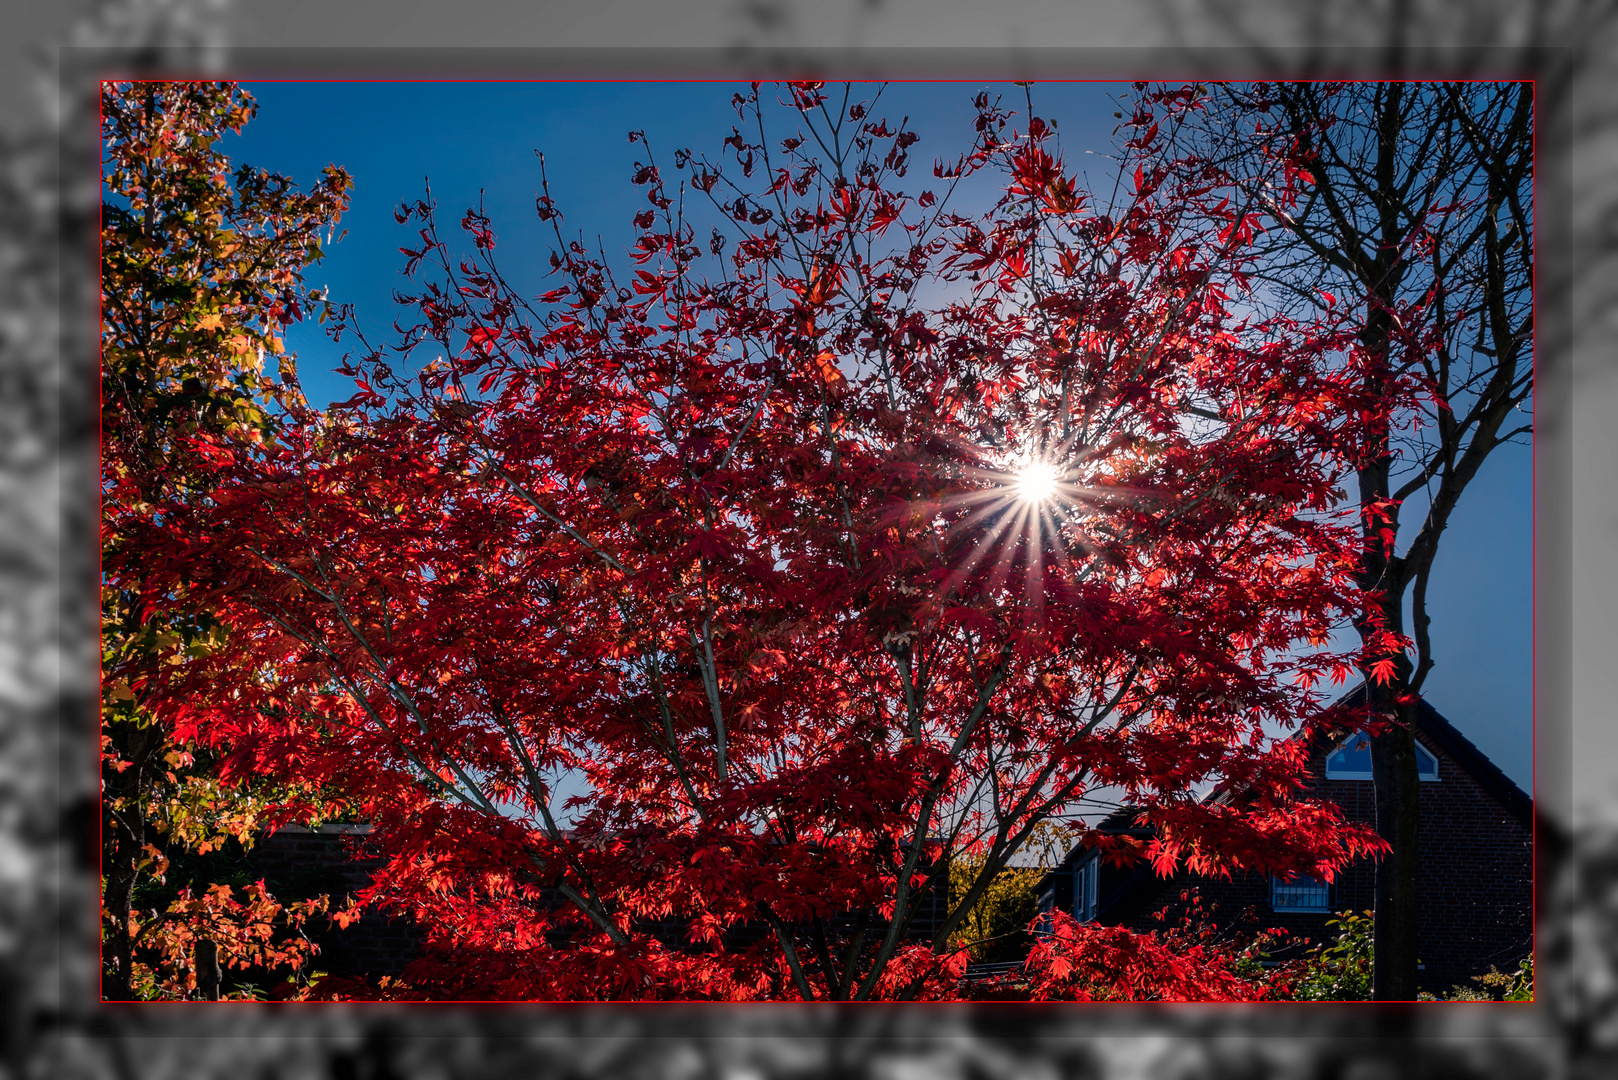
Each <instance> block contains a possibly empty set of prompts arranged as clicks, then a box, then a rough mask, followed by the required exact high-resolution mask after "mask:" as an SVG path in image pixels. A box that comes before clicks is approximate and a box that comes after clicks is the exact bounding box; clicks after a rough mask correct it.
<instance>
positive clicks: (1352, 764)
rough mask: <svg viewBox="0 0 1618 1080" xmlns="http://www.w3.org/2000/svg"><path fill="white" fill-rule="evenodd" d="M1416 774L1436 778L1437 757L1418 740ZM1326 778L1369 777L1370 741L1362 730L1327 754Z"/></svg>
mask: <svg viewBox="0 0 1618 1080" xmlns="http://www.w3.org/2000/svg"><path fill="white" fill-rule="evenodd" d="M1416 776H1417V777H1419V778H1420V779H1422V780H1437V779H1438V759H1437V758H1436V757H1434V756H1433V753H1432V751H1431V750H1428V749H1427V748H1426V747H1425V746H1423V745H1421V743H1420V742H1419V741H1418V742H1417V743H1416ZM1326 779H1328V780H1369V779H1371V743H1370V740H1369V739H1367V738H1366V737H1365V733H1364V732H1360V733H1358V734H1355V735H1351V736H1349V738H1348V741H1347V742H1345V743H1343V745H1342V746H1340V747H1338V748H1337V750H1336V751H1335V752H1333V753H1332V754H1330V755H1328V756H1327V758H1326Z"/></svg>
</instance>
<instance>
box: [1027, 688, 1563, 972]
mask: <svg viewBox="0 0 1618 1080" xmlns="http://www.w3.org/2000/svg"><path fill="white" fill-rule="evenodd" d="M1363 694H1364V688H1363V687H1361V688H1360V689H1359V690H1356V691H1354V692H1353V693H1351V694H1350V695H1348V697H1347V698H1345V699H1344V704H1349V705H1352V704H1355V703H1356V698H1361V699H1362V698H1363ZM1417 716H1418V721H1417V727H1418V730H1417V733H1416V742H1417V762H1418V765H1417V772H1418V775H1419V776H1420V779H1421V785H1420V790H1421V796H1420V798H1421V803H1420V812H1421V824H1420V837H1421V881H1420V894H1421V896H1422V897H1423V901H1424V902H1423V905H1422V911H1421V917H1420V922H1419V926H1418V930H1417V941H1418V958H1419V960H1420V961H1421V970H1420V972H1419V978H1420V981H1421V985H1422V988H1423V989H1425V990H1430V991H1433V992H1443V991H1446V990H1448V989H1449V988H1450V987H1451V986H1453V985H1456V984H1460V985H1466V984H1467V981H1468V979H1469V977H1470V976H1472V975H1476V974H1481V973H1483V972H1486V971H1488V970H1489V967H1490V965H1495V966H1497V967H1499V968H1501V969H1502V970H1510V969H1512V968H1514V967H1515V966H1516V964H1517V962H1518V961H1519V960H1521V959H1522V958H1523V957H1525V956H1527V955H1528V954H1529V953H1530V951H1531V950H1532V948H1533V910H1534V894H1533V887H1534V821H1535V818H1534V808H1533V802H1532V800H1531V799H1530V798H1529V797H1528V795H1527V794H1525V793H1524V792H1523V790H1522V789H1521V788H1519V787H1518V786H1517V785H1516V784H1515V783H1513V782H1512V780H1511V779H1510V778H1509V777H1507V776H1506V775H1505V774H1504V773H1503V772H1501V771H1500V769H1499V768H1498V767H1497V766H1496V765H1495V764H1494V763H1493V762H1492V761H1490V760H1489V759H1488V758H1487V757H1486V756H1484V754H1483V753H1482V752H1481V751H1480V750H1478V748H1477V747H1476V746H1473V745H1472V743H1471V742H1470V741H1469V740H1467V738H1466V737H1465V736H1463V735H1462V734H1461V733H1460V732H1459V731H1457V730H1456V729H1455V727H1454V725H1452V724H1451V723H1450V722H1449V721H1448V720H1446V719H1444V717H1443V716H1442V715H1441V714H1440V713H1439V712H1438V710H1437V709H1434V708H1433V707H1432V706H1431V705H1429V704H1428V703H1427V702H1425V701H1423V702H1422V703H1421V705H1420V708H1419V710H1418V713H1417ZM1370 770H1371V764H1370V751H1369V748H1368V747H1367V746H1366V745H1365V743H1364V737H1363V736H1360V735H1352V736H1351V735H1347V734H1345V733H1339V734H1337V735H1335V736H1324V737H1320V738H1317V740H1316V743H1315V745H1314V746H1313V747H1312V754H1311V757H1310V773H1311V776H1312V780H1313V782H1312V784H1311V785H1310V788H1309V791H1308V794H1309V795H1311V796H1313V797H1316V798H1324V799H1329V800H1331V801H1332V802H1335V803H1337V805H1338V806H1340V807H1342V809H1343V811H1344V814H1345V816H1346V817H1348V818H1350V819H1351V820H1354V821H1361V822H1368V823H1369V822H1372V821H1374V819H1375V801H1374V793H1373V790H1372V785H1371V771H1370ZM1211 797H1214V798H1218V797H1220V796H1219V794H1218V793H1217V789H1216V791H1215V793H1213V795H1212V796H1211ZM1101 831H1104V832H1116V833H1123V834H1129V835H1134V836H1138V837H1142V838H1146V837H1149V836H1150V835H1151V833H1150V830H1149V829H1141V828H1138V827H1135V826H1134V811H1132V810H1130V809H1128V808H1125V809H1122V810H1119V811H1115V812H1114V813H1113V814H1112V815H1110V816H1109V817H1108V818H1107V819H1106V820H1105V821H1103V822H1102V824H1101ZM1373 870H1374V868H1373V865H1372V863H1371V862H1370V860H1364V859H1362V860H1359V861H1357V862H1355V863H1353V864H1351V865H1350V866H1349V867H1348V868H1347V869H1346V870H1344V871H1343V872H1342V873H1340V874H1339V875H1338V876H1337V878H1336V880H1335V881H1333V882H1331V883H1330V884H1327V883H1325V882H1319V881H1308V880H1303V881H1296V880H1295V881H1290V882H1288V881H1280V880H1276V879H1272V878H1269V877H1266V876H1261V875H1259V874H1255V873H1246V874H1239V875H1236V876H1234V877H1233V878H1232V879H1230V880H1226V879H1222V878H1207V877H1199V876H1196V875H1192V874H1189V873H1186V872H1184V871H1182V872H1180V873H1178V874H1176V875H1175V876H1174V877H1173V878H1170V879H1163V878H1159V877H1158V876H1157V875H1156V874H1155V873H1154V872H1153V870H1152V868H1151V867H1150V865H1148V864H1144V863H1143V864H1140V865H1138V866H1129V867H1115V866H1111V865H1105V864H1104V863H1103V861H1102V860H1101V859H1100V858H1099V856H1098V853H1097V852H1095V851H1093V850H1090V849H1087V848H1084V847H1082V846H1080V847H1075V848H1074V849H1073V850H1072V851H1070V852H1069V853H1068V854H1067V856H1066V857H1065V858H1063V859H1062V861H1061V862H1060V863H1058V864H1057V865H1056V867H1055V868H1053V869H1052V871H1051V872H1050V873H1049V874H1047V875H1046V877H1045V878H1044V879H1043V880H1042V881H1041V883H1040V885H1039V891H1040V910H1042V911H1049V910H1051V909H1052V908H1053V907H1057V906H1059V907H1061V908H1062V909H1063V910H1065V911H1069V912H1071V913H1072V914H1073V916H1074V917H1075V918H1077V919H1079V920H1080V921H1087V920H1090V919H1094V920H1096V921H1098V922H1101V923H1103V924H1107V925H1123V926H1128V927H1130V928H1132V929H1137V930H1150V929H1154V928H1157V927H1160V926H1162V925H1163V923H1162V922H1160V921H1159V920H1158V919H1157V917H1156V913H1157V912H1159V911H1162V910H1164V909H1168V912H1169V916H1168V917H1169V918H1170V919H1171V920H1172V919H1173V918H1174V917H1175V916H1176V915H1177V913H1178V912H1179V911H1180V910H1181V909H1182V908H1183V905H1182V903H1181V900H1180V897H1181V894H1182V893H1183V892H1184V891H1185V890H1187V889H1189V888H1190V887H1192V886H1195V887H1196V889H1197V891H1198V894H1199V895H1200V896H1201V898H1202V900H1203V904H1204V907H1205V908H1206V907H1208V906H1210V905H1211V906H1212V909H1213V911H1212V915H1211V918H1212V919H1213V921H1214V922H1215V923H1216V924H1218V925H1219V926H1221V927H1226V926H1229V927H1233V928H1235V929H1238V930H1240V929H1253V930H1256V929H1260V928H1268V927H1284V928H1285V929H1286V930H1287V931H1288V932H1289V935H1290V936H1291V937H1292V939H1293V940H1294V941H1298V942H1299V944H1298V945H1296V946H1294V948H1295V949H1298V950H1299V951H1301V948H1302V943H1301V940H1300V939H1303V938H1308V939H1311V941H1312V942H1320V941H1322V940H1327V939H1329V938H1330V936H1331V934H1332V931H1331V930H1329V929H1328V927H1327V926H1326V920H1327V919H1329V918H1332V917H1333V913H1334V912H1340V911H1345V910H1353V911H1363V910H1367V909H1369V908H1371V907H1372V906H1373V903H1374V899H1373V896H1374V894H1373V891H1372V885H1373Z"/></svg>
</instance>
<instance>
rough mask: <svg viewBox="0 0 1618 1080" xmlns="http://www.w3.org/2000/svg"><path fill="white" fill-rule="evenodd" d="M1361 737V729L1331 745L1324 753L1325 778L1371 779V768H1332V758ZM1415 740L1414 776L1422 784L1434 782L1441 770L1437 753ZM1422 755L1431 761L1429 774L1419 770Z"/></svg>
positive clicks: (1362, 734) (1363, 736) (1362, 733)
mask: <svg viewBox="0 0 1618 1080" xmlns="http://www.w3.org/2000/svg"><path fill="white" fill-rule="evenodd" d="M1363 738H1365V733H1364V732H1363V731H1357V732H1355V733H1354V734H1352V735H1350V736H1349V737H1348V738H1346V739H1344V740H1343V741H1342V742H1340V743H1338V744H1337V745H1336V746H1334V747H1332V749H1331V750H1330V751H1329V752H1328V753H1327V754H1326V765H1325V769H1326V779H1327V780H1369V779H1371V770H1369V769H1364V770H1361V769H1335V770H1334V769H1333V768H1332V763H1331V759H1332V758H1334V757H1336V756H1337V755H1338V754H1340V753H1342V752H1343V751H1344V750H1346V749H1348V747H1349V746H1350V744H1352V743H1353V742H1354V741H1355V740H1356V739H1363ZM1415 742H1416V758H1417V764H1416V778H1417V779H1419V780H1420V781H1421V782H1422V783H1424V784H1436V783H1437V782H1438V778H1439V777H1438V774H1439V772H1440V771H1441V770H1440V768H1439V762H1438V755H1437V754H1435V753H1433V752H1432V751H1431V750H1429V749H1427V747H1426V746H1424V745H1422V741H1421V740H1420V739H1417V740H1416V741H1415ZM1424 757H1425V758H1426V759H1427V760H1429V761H1431V762H1432V763H1433V770H1432V773H1431V775H1429V774H1426V773H1423V772H1422V771H1421V761H1420V759H1422V758H1424Z"/></svg>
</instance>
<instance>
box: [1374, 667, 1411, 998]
mask: <svg viewBox="0 0 1618 1080" xmlns="http://www.w3.org/2000/svg"><path fill="white" fill-rule="evenodd" d="M1407 674H1408V673H1407V672H1406V671H1404V670H1403V669H1402V668H1401V671H1400V675H1399V677H1398V678H1395V679H1391V680H1389V682H1388V683H1387V684H1386V685H1384V686H1375V685H1372V687H1371V693H1370V697H1371V700H1372V701H1373V702H1375V703H1377V704H1379V705H1383V706H1384V707H1385V708H1387V709H1390V710H1391V711H1392V714H1393V716H1394V718H1395V722H1394V724H1393V726H1392V727H1390V728H1389V729H1388V730H1387V731H1384V732H1383V733H1381V734H1380V735H1377V736H1375V737H1374V738H1372V739H1371V778H1372V783H1373V784H1374V785H1375V788H1376V831H1377V833H1378V834H1379V835H1381V837H1382V838H1383V839H1384V840H1386V841H1387V842H1388V843H1389V844H1390V845H1392V847H1393V850H1392V851H1391V852H1389V853H1388V855H1387V856H1386V857H1385V858H1384V859H1382V860H1381V861H1380V862H1378V863H1377V866H1376V889H1375V897H1376V911H1375V932H1376V938H1375V943H1374V945H1373V955H1372V963H1373V967H1372V970H1371V997H1372V999H1373V1000H1375V1001H1414V1000H1415V999H1416V977H1417V969H1416V963H1417V951H1416V950H1417V945H1416V932H1417V926H1418V925H1419V922H1420V914H1421V908H1420V905H1421V849H1420V846H1419V830H1420V824H1421V815H1420V808H1419V805H1418V802H1417V798H1418V796H1419V794H1420V789H1419V788H1418V787H1417V784H1418V783H1419V779H1418V777H1417V774H1416V734H1415V727H1416V703H1415V702H1413V701H1412V702H1409V703H1407V704H1404V705H1396V704H1395V701H1396V699H1397V698H1398V697H1400V696H1401V695H1402V694H1403V693H1404V692H1405V676H1406V675H1407Z"/></svg>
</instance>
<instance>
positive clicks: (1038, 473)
mask: <svg viewBox="0 0 1618 1080" xmlns="http://www.w3.org/2000/svg"><path fill="white" fill-rule="evenodd" d="M1057 483H1058V477H1057V475H1056V466H1054V465H1052V464H1051V463H1050V462H1048V461H1041V460H1039V459H1037V458H1036V459H1033V460H1030V461H1028V462H1027V463H1026V464H1024V465H1023V466H1022V467H1021V468H1019V469H1018V470H1017V472H1016V490H1017V497H1018V498H1019V499H1021V500H1022V501H1023V502H1027V503H1045V502H1050V501H1051V499H1053V498H1055V496H1056V485H1057Z"/></svg>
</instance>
